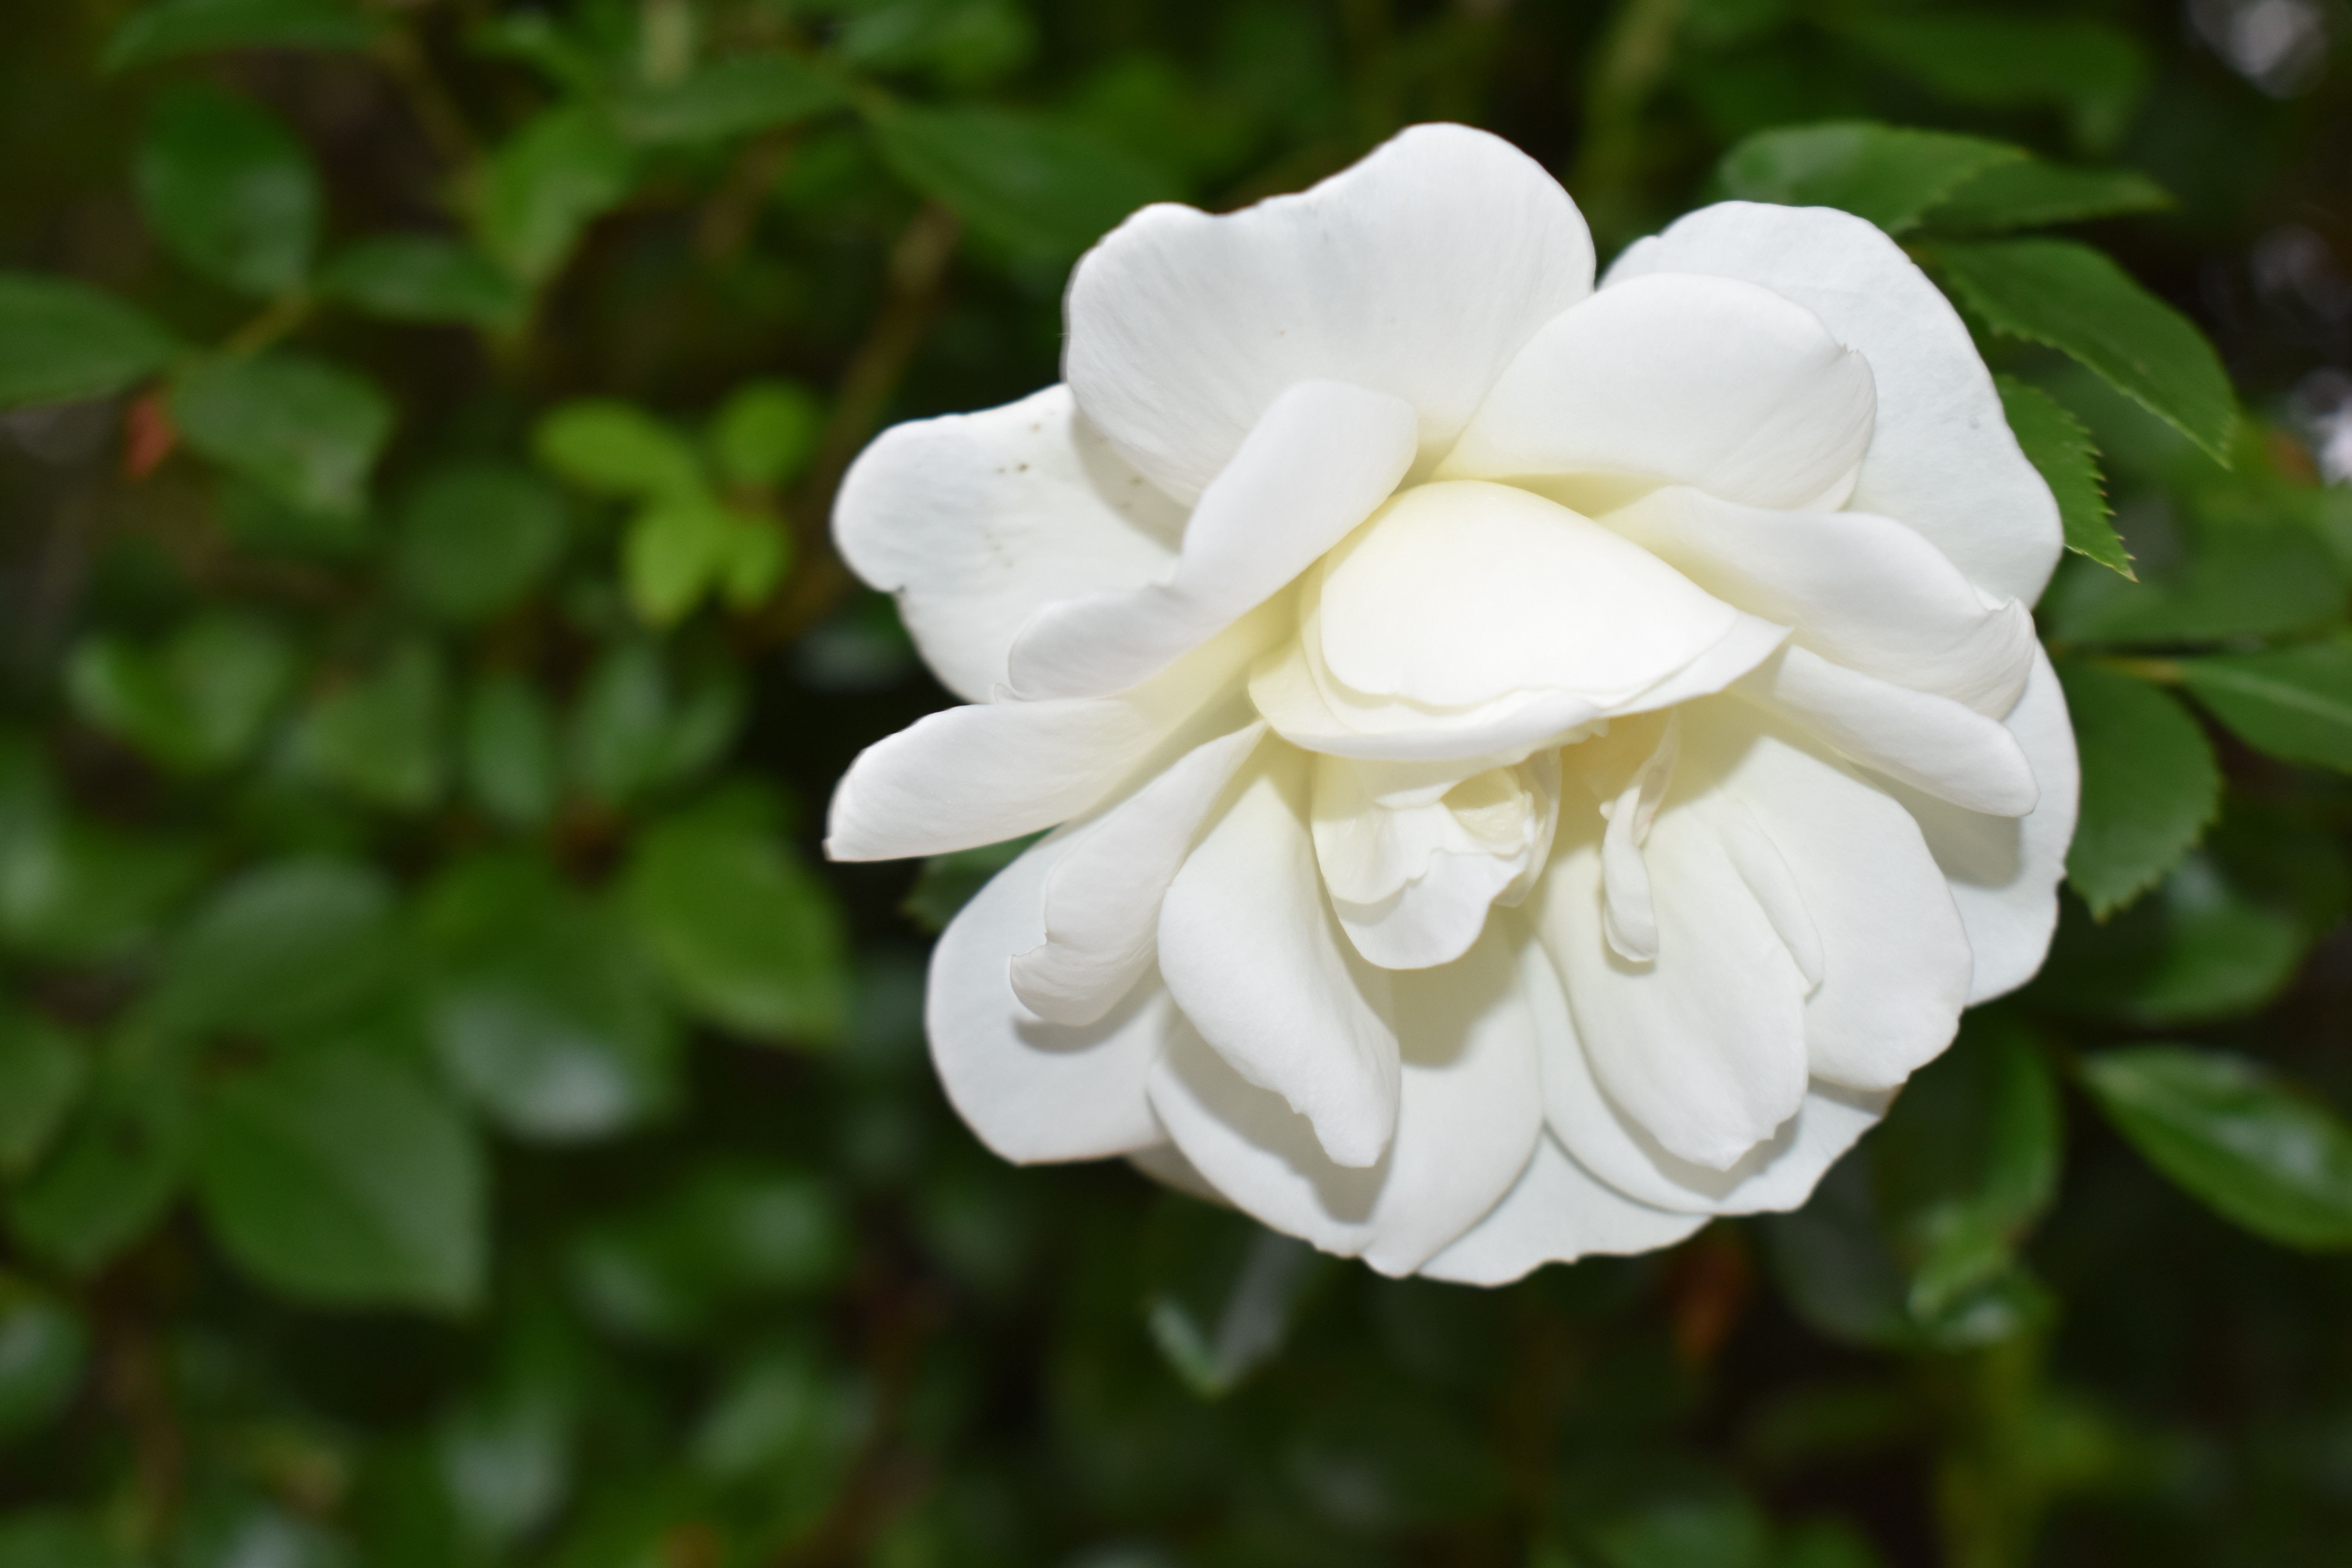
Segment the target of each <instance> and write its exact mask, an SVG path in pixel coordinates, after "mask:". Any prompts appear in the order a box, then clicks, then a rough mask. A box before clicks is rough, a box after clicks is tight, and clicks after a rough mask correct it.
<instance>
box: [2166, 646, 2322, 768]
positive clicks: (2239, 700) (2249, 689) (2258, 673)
mask: <svg viewBox="0 0 2352 1568" xmlns="http://www.w3.org/2000/svg"><path fill="white" fill-rule="evenodd" d="M2178 668H2179V671H2180V680H2181V684H2182V685H2184V686H2186V687H2187V688H2188V689H2189V691H2191V692H2192V693H2194V694H2195V696H2196V698H2197V700H2199V701H2200V702H2202V703H2203V704H2204V705H2205V706H2206V707H2208V708H2210V709H2211V710H2213V712H2214V715H2215V716H2216V717H2218V718H2219V719H2220V720H2221V722H2222V723H2224V724H2226V725H2228V726H2229V727H2230V729H2231V731H2233V732H2235V733H2236V734H2237V736H2238V737H2239V738H2240V739H2241V740H2242V741H2244V742H2246V743H2247V744H2248V745H2251V746H2252V747H2254V748H2255V749H2256V750H2258V751H2263V752H2269V753H2270V754H2271V755H2273V756H2274V757H2284V758H2285V759H2286V760H2287V761H2288V762H2293V763H2318V764H2320V765H2321V766H2323V767H2331V768H2344V769H2352V647H2345V646H2344V645H2342V644H2340V643H2315V644H2314V645H2312V646H2310V647H2292V648H2273V649H2271V650H2269V651H2268V652H2264V653H2240V654H2212V655H2209V656H2208V657H2206V658H2191V659H2182V660H2181V661H2180V662H2179V667H2178Z"/></svg>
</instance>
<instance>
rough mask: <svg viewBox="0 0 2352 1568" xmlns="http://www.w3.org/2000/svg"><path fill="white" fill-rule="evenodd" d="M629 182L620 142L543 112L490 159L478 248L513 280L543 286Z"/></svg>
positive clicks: (583, 115)
mask: <svg viewBox="0 0 2352 1568" xmlns="http://www.w3.org/2000/svg"><path fill="white" fill-rule="evenodd" d="M635 176H636V160H635V155H634V154H633V153H631V151H630V149H629V145H628V143H627V142H624V141H623V140H622V139H621V136H620V133H619V132H616V131H614V129H613V127H612V126H611V125H610V124H609V123H607V122H606V121H604V119H603V118H602V117H600V116H599V115H597V114H595V113H594V112H593V111H592V110H586V109H582V108H576V107H565V108H558V109H551V110H546V111H544V112H543V113H541V115H540V116H539V117H538V118H537V119H535V120H533V121H530V123H529V124H528V125H525V126H524V127H523V128H522V129H521V130H520V131H519V132H516V133H515V134H514V136H513V137H512V138H510V139H509V140H508V141H507V142H504V143H502V144H501V145H500V146H499V147H498V148H497V149H496V150H495V151H493V152H492V153H490V156H489V160H488V164H487V165H486V166H485V168H484V170H483V174H482V194H481V204H480V206H479V208H478V212H477V214H476V218H477V225H476V226H477V228H478V232H479V234H480V236H481V240H482V247H483V248H484V249H485V250H487V251H488V252H489V254H490V255H491V257H492V258H495V259H496V260H497V261H498V262H499V265H500V266H502V267H504V268H507V270H508V271H509V272H511V273H513V274H514V275H515V276H516V277H517V278H520V279H523V280H524V281H525V282H530V283H540V282H544V281H545V280H546V279H550V278H551V277H553V276H554V275H555V274H556V273H557V272H558V271H560V270H562V267H563V263H564V261H565V260H566V259H567V258H569V257H570V256H571V254H572V247H573V246H575V245H576V244H578V243H579V240H580V236H581V235H582V233H583V232H584V231H585V230H586V228H587V226H589V225H590V224H591V223H593V222H594V221H595V220H596V219H597V218H598V217H599V216H602V215H603V214H604V212H605V211H607V210H608V209H610V208H611V207H613V206H614V205H618V204H619V202H620V201H621V199H622V198H623V197H624V196H625V195H628V194H629V186H630V184H631V183H632V182H633V181H634V180H635Z"/></svg>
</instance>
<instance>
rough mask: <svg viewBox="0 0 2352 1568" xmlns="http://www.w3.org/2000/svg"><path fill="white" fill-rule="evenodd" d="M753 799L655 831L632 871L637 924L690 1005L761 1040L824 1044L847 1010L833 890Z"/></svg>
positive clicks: (723, 802)
mask: <svg viewBox="0 0 2352 1568" xmlns="http://www.w3.org/2000/svg"><path fill="white" fill-rule="evenodd" d="M772 815H773V814H772V812H771V811H769V810H768V809H767V808H765V807H764V806H763V805H761V803H760V802H759V801H758V800H757V799H756V798H747V797H743V796H736V797H732V798H728V797H722V798H720V799H718V800H714V801H711V802H709V803H707V804H705V805H701V806H698V807H697V808H696V809H694V810H692V811H689V812H685V813H681V814H680V815H678V816H673V817H671V818H669V819H668V820H667V821H666V822H663V823H660V824H658V825H656V826H654V827H652V828H650V829H648V830H647V831H646V833H645V834H643V835H642V836H641V837H639V838H638V840H637V843H636V847H635V852H634V854H633V856H632V858H631V859H630V862H629V868H628V871H627V873H626V882H625V894H624V896H625V899H626V900H627V907H628V910H629V913H630V916H631V918H632V919H633V920H634V921H635V924H636V928H637V931H638V933H639V935H640V937H641V938H642V939H643V941H644V942H645V944H646V950H647V951H648V952H651V953H652V954H653V955H654V957H655V959H656V961H657V962H658V963H660V964H661V966H662V970H663V973H665V974H667V976H668V978H669V982H670V984H672V985H673V986H674V987H675V988H676V989H677V993H678V994H679V995H680V997H681V998H683V999H684V1001H685V1002H686V1004H687V1005H688V1007H689V1008H691V1009H692V1010H693V1011H694V1012H695V1013H696V1014H697V1015H698V1016H701V1017H703V1018H705V1019H707V1020H709V1022H712V1023H715V1024H717V1025H719V1026H721V1027H724V1028H727V1029H730V1030H732V1031H733V1032H735V1033H737V1034H740V1035H745V1036H748V1037H751V1038H754V1039H763V1040H794V1041H799V1042H802V1043H816V1042H821V1041H825V1040H829V1039H830V1038H832V1037H834V1036H835V1034H837V1033H838V1032H839V1031H840V1028H841V1025H842V1019H843V1016H844V1013H845V1009H846V1006H847V1001H848V997H847V991H848V970H849V958H848V949H847V940H846V935H845V931H844V929H843V922H842V919H841V915H840V913H839V911H838V910H836V909H835V904H834V900H833V895H832V891H831V889H829V888H828V887H827V886H826V885H825V883H824V881H823V880H821V879H819V878H817V877H816V876H815V875H814V873H813V872H811V871H810V870H809V869H808V868H806V867H804V866H803V865H802V864H801V863H800V859H799V858H798V857H797V856H795V855H794V854H793V852H792V850H791V848H790V847H789V846H788V845H786V844H785V843H784V842H783V841H782V838H781V837H778V835H777V833H776V830H775V825H774V823H773V821H772Z"/></svg>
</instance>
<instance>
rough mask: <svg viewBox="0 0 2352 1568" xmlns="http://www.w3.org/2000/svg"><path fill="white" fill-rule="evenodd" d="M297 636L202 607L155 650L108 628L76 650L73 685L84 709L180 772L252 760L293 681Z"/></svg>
mask: <svg viewBox="0 0 2352 1568" xmlns="http://www.w3.org/2000/svg"><path fill="white" fill-rule="evenodd" d="M295 673H296V662H295V651H294V647H293V644H292V642H291V640H290V639H289V637H287V636H286V634H285V633H284V632H283V631H281V630H279V629H278V626H275V625H274V624H272V623H270V622H268V621H265V620H262V619H260V618H258V617H257V616H252V615H248V614H241V613H238V612H236V611H215V612H212V613H209V614H205V615H200V616H196V617H195V618H194V619H193V620H191V621H189V622H188V623H187V624H186V625H185V626H182V627H181V628H180V629H179V630H178V631H176V632H174V633H173V635H172V636H171V637H169V638H167V639H166V640H165V641H164V642H163V645H162V646H161V647H156V648H153V649H147V648H142V647H136V646H134V645H132V644H131V643H129V642H126V641H124V640H123V639H121V638H120V637H110V636H105V635H100V636H99V637H94V638H92V639H90V640H89V641H87V642H84V643H82V644H81V645H79V647H76V648H75V649H74V652H73V657H72V658H71V661H70V662H69V663H68V667H67V677H66V689H67V691H68V694H69V695H70V696H71V697H72V699H73V703H74V707H75V708H76V709H77V710H79V712H80V714H81V716H82V717H83V718H84V719H85V720H87V721H89V722H90V723H91V724H93V725H95V726H96V727H98V728H99V729H100V730H103V731H106V732H108V733H109V734H111V735H113V736H114V737H115V738H116V739H118V740H121V741H122V742H126V743H127V744H129V745H131V746H132V747H135V748H136V749H137V750H138V751H139V752H141V753H142V754H143V755H145V756H146V757H147V758H148V759H149V760H150V761H151V762H153V763H158V764H160V765H161V766H163V767H165V768H169V769H171V770H173V772H177V773H214V772H217V771H219V770H220V769H223V768H226V767H229V766H232V765H234V764H235V763H238V762H240V761H242V760H244V758H245V757H246V756H247V753H248V752H251V750H252V749H253V747H254V745H255V743H256V742H257V741H259V739H260V738H261V734H262V731H263V728H264V726H265V725H266V724H267V723H268V721H269V720H270V718H271V717H272V716H273V715H274V714H275V713H276V712H277V710H278V707H279V705H280V704H281V703H282V702H283V701H284V700H285V698H286V697H287V695H288V693H289V690H290V689H291V688H292V685H293V681H294V676H295Z"/></svg>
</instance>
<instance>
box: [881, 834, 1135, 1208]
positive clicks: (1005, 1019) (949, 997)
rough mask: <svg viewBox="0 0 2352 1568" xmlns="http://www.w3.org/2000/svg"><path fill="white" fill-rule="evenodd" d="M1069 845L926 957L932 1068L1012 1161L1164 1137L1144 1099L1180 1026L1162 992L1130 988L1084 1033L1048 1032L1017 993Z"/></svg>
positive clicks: (1040, 854)
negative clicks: (1015, 969)
mask: <svg viewBox="0 0 2352 1568" xmlns="http://www.w3.org/2000/svg"><path fill="white" fill-rule="evenodd" d="M1075 842H1076V840H1075V839H1074V838H1072V837H1054V838H1049V839H1047V840H1045V842H1044V843H1042V844H1038V845H1036V846H1034V847H1032V848H1031V849H1030V850H1029V851H1028V852H1027V853H1026V854H1024V855H1023V856H1022V857H1021V858H1019V859H1018V860H1015V861H1014V862H1013V864H1012V865H1010V866H1008V867H1006V868H1004V869H1003V871H1000V872H998V873H997V875H996V876H995V878H994V879H992V880H991V881H990V882H989V884H988V886H987V887H985V888H982V889H981V890H980V894H979V896H978V897H977V898H975V899H973V900H971V902H970V903H969V904H966V905H965V906H964V907H963V909H962V910H961V911H960V912H958V914H957V915H956V918H955V919H954V920H953V921H950V923H949V925H948V929H947V931H946V933H945V934H943V935H942V936H941V937H940V942H939V946H938V947H936V948H935V949H933V950H932V952H931V977H930V985H929V990H928V993H927V994H926V996H925V999H924V1004H923V1019H924V1027H925V1031H926V1032H927V1033H928V1034H929V1037H930V1041H931V1059H932V1061H933V1062H934V1063H936V1064H937V1065H938V1067H939V1072H940V1081H941V1082H942V1083H943V1084H945V1085H946V1086H947V1091H948V1098H949V1099H950V1100H952V1101H953V1102H954V1104H955V1108H956V1110H957V1112H958V1113H959V1114H960V1115H961V1116H962V1117H963V1119H964V1121H967V1122H969V1123H970V1124H971V1129H972V1131H975V1132H977V1133H979V1134H980V1137H981V1141H982V1142H984V1143H986V1144H987V1145H988V1146H989V1147H990V1148H991V1149H993V1150H995V1151H996V1152H998V1153H999V1154H1002V1155H1003V1156H1004V1157H1005V1158H1006V1159H1008V1160H1013V1161H1019V1162H1024V1163H1025V1162H1029V1161H1036V1160H1093V1159H1099V1158H1101V1157H1102V1156H1104V1155H1107V1154H1122V1153H1126V1152H1129V1151H1130V1150H1135V1149H1140V1148H1144V1147H1147V1146H1149V1145H1150V1144H1154V1143H1159V1142H1163V1141H1165V1139H1166V1137H1167V1134H1166V1133H1164V1132H1163V1131H1160V1124H1159V1122H1158V1121H1156V1120H1155V1119H1154V1118H1153V1116H1152V1114H1151V1107H1150V1102H1149V1101H1148V1100H1147V1099H1146V1097H1145V1093H1144V1077H1145V1074H1146V1073H1147V1072H1148V1071H1149V1070H1150V1066H1151V1064H1152V1062H1153V1061H1154V1060H1156V1059H1157V1058H1159V1056H1160V1052H1161V1050H1162V1048H1163V1047H1164V1046H1165V1044H1166V1041H1167V1039H1168V1036H1169V1032H1170V1030H1171V1028H1173V1027H1175V1026H1177V1025H1178V1024H1179V1023H1180V1022H1181V1020H1179V1019H1178V1018H1177V1016H1176V1012H1175V1008H1174V1007H1173V1006H1172V1005H1171V1003H1170V1001H1169V997H1168V991H1167V988H1166V987H1165V986H1163V985H1160V984H1158V983H1157V982H1153V983H1151V984H1144V985H1139V986H1135V987H1133V988H1132V989H1131V990H1130V991H1129V994H1128V995H1127V996H1126V998H1125V1000H1124V1001H1123V1002H1122V1004H1121V1005H1119V1006H1118V1007H1116V1008H1114V1009H1113V1010H1112V1011H1111V1012H1110V1014H1109V1016H1107V1017H1104V1018H1102V1019H1100V1020H1098V1021H1097V1022H1095V1023H1092V1024H1089V1025H1087V1026H1083V1027H1079V1028H1071V1027H1067V1026H1063V1025H1059V1024H1049V1023H1046V1022H1045V1021H1044V1020H1043V1019H1040V1018H1039V1017H1037V1016H1035V1015H1034V1014H1033V1013H1031V1012H1030V1011H1029V1010H1028V1009H1027V1008H1025V1007H1024V1006H1023V1005H1021V1004H1020V1002H1019V1000H1018V999H1016V998H1015V997H1014V996H1013V987H1012V984H1011V982H1010V979H1009V977H1008V974H1007V961H1008V960H1009V959H1010V958H1011V957H1012V955H1013V954H1014V953H1016V952H1022V951H1023V950H1024V949H1027V948H1031V947H1034V946H1035V945H1036V944H1037V942H1039V940H1040V939H1041V938H1042V937H1043V936H1044V935H1045V919H1044V913H1043V910H1044V905H1045V880H1046V878H1047V876H1048V875H1049V874H1050V873H1051V872H1052V870H1053V868H1054V867H1055V865H1057V864H1058V863H1059V862H1060V861H1061V860H1062V858H1063V857H1064V856H1066V855H1067V854H1068V853H1069V852H1070V850H1071V848H1072V847H1073V845H1074V844H1075Z"/></svg>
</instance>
